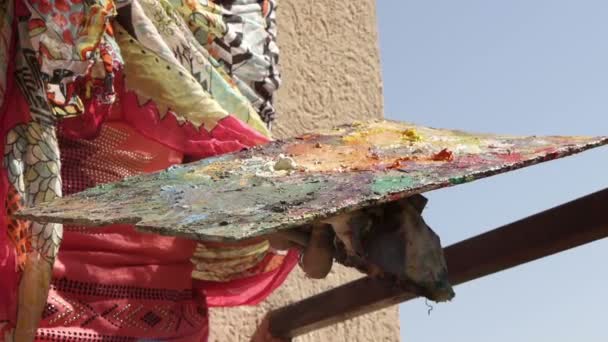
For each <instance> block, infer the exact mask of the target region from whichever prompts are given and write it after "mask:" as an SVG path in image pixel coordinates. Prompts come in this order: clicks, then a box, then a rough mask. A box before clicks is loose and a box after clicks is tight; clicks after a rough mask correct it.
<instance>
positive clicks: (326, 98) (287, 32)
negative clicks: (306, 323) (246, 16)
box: [210, 0, 399, 342]
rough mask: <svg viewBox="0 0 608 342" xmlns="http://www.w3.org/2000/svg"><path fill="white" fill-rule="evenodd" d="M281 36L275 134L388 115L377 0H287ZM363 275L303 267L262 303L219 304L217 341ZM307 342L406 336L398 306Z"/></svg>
mask: <svg viewBox="0 0 608 342" xmlns="http://www.w3.org/2000/svg"><path fill="white" fill-rule="evenodd" d="M279 6H280V7H279V10H278V23H279V44H280V48H281V69H282V74H283V82H284V83H283V85H282V88H281V90H280V91H279V93H278V95H277V107H278V111H279V119H278V122H277V124H276V126H275V127H274V129H273V131H274V134H275V135H276V136H280V137H281V136H283V137H284V136H290V135H294V134H297V133H301V132H304V131H312V130H314V129H316V128H320V127H328V126H333V125H336V124H339V123H345V122H349V121H353V120H363V119H366V118H378V117H381V116H382V113H383V108H382V105H383V103H382V80H381V78H380V60H379V52H378V40H377V32H376V12H375V1H374V0H361V1H326V0H308V1H301V0H281V1H280V2H279ZM357 277H360V275H359V274H358V273H356V272H354V271H351V270H348V269H346V268H344V267H340V266H336V267H334V270H333V271H332V273H331V274H330V275H329V276H328V277H327V278H326V279H323V280H310V279H305V277H304V275H303V273H302V272H301V271H300V270H299V269H298V270H296V271H294V272H293V274H291V275H290V277H289V279H288V280H287V282H286V283H285V284H284V285H283V287H281V288H280V289H279V290H278V291H276V292H275V293H274V294H273V295H272V296H271V297H270V298H269V299H268V300H267V301H266V302H265V303H263V304H262V305H260V306H258V307H245V308H237V309H215V310H212V312H211V334H212V336H211V339H210V340H211V341H218V342H220V341H221V342H227V341H248V338H249V336H251V334H252V333H253V331H254V329H255V327H256V325H257V323H258V322H259V320H260V319H261V317H262V316H263V315H264V314H265V313H266V312H267V311H269V310H271V309H273V308H276V307H279V306H282V305H285V304H288V303H291V302H294V301H297V300H299V299H302V298H305V297H309V296H311V295H313V294H316V293H319V292H322V291H325V290H328V289H330V288H333V287H336V286H338V285H341V284H344V283H346V282H348V281H351V280H354V279H356V278H357ZM296 341H301V342H311V341H328V342H334V341H335V342H339V341H340V342H341V341H344V342H346V341H348V342H359V341H361V342H363V341H386V342H388V341H399V321H398V315H397V307H394V308H391V309H388V310H384V311H380V312H376V313H373V314H369V315H366V316H363V317H360V318H357V319H354V320H350V321H348V322H345V323H341V324H338V325H335V326H332V327H328V328H325V329H323V330H320V331H317V332H314V333H311V334H309V335H306V336H302V337H299V338H297V339H296Z"/></svg>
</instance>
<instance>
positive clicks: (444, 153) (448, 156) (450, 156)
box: [431, 148, 454, 162]
mask: <svg viewBox="0 0 608 342" xmlns="http://www.w3.org/2000/svg"><path fill="white" fill-rule="evenodd" d="M431 160H432V161H447V162H451V161H453V160H454V153H452V151H450V150H448V149H447V148H444V149H443V150H441V151H439V152H438V153H435V154H433V156H432V157H431Z"/></svg>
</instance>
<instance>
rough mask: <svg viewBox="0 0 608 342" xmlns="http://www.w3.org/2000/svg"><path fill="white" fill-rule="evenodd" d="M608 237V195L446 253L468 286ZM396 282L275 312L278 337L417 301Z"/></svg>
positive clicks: (360, 285)
mask: <svg viewBox="0 0 608 342" xmlns="http://www.w3.org/2000/svg"><path fill="white" fill-rule="evenodd" d="M605 237H608V189H604V190H602V191H599V192H596V193H594V194H591V195H588V196H585V197H582V198H580V199H577V200H575V201H572V202H569V203H566V204H563V205H561V206H558V207H555V208H553V209H549V210H547V211H544V212H541V213H538V214H536V215H533V216H530V217H528V218H525V219H522V220H520V221H517V222H514V223H511V224H508V225H505V226H502V227H500V228H497V229H495V230H492V231H489V232H487V233H484V234H481V235H478V236H475V237H473V238H470V239H467V240H464V241H461V242H459V243H456V244H454V245H451V246H449V247H447V248H445V249H444V251H445V256H446V260H447V263H448V269H449V272H450V281H451V283H452V284H453V285H458V284H462V283H464V282H467V281H471V280H473V279H477V278H481V277H484V276H487V275H490V274H493V273H496V272H500V271H503V270H506V269H509V268H511V267H514V266H518V265H521V264H524V263H527V262H529V261H533V260H537V259H540V258H543V257H546V256H549V255H552V254H555V253H559V252H562V251H565V250H568V249H571V248H574V247H577V246H581V245H584V244H587V243H590V242H593V241H596V240H599V239H602V238H605ZM415 297H416V295H414V294H413V293H412V291H407V289H402V288H397V287H396V286H395V285H394V284H393V283H392V282H389V281H385V280H373V279H370V278H362V279H359V280H356V281H353V282H351V283H348V284H346V285H343V286H340V287H337V288H335V289H332V290H330V291H327V292H323V293H320V294H318V295H316V296H313V297H310V298H307V299H304V300H302V301H300V302H297V303H294V304H291V305H288V306H285V307H282V308H279V309H277V310H274V311H273V312H271V314H270V329H271V331H272V333H273V335H275V336H281V337H286V338H287V337H295V336H299V335H302V334H305V333H308V332H310V331H313V330H317V329H320V328H323V327H326V326H329V325H332V324H334V323H338V322H341V321H344V320H347V319H350V318H353V317H356V316H359V315H362V314H365V313H369V312H372V311H376V310H379V309H383V308H386V307H389V306H392V305H395V304H398V303H400V302H404V301H407V300H410V299H412V298H415Z"/></svg>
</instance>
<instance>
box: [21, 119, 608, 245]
mask: <svg viewBox="0 0 608 342" xmlns="http://www.w3.org/2000/svg"><path fill="white" fill-rule="evenodd" d="M606 143H608V138H606V137H596V138H590V137H511V136H496V135H479V134H470V133H465V132H458V131H451V130H440V129H431V128H426V127H419V126H415V125H411V124H406V123H398V122H390V121H375V122H371V123H366V124H353V125H348V126H342V127H339V128H336V129H334V130H332V131H329V132H325V133H319V134H307V135H303V136H300V137H298V138H293V139H290V140H286V141H277V142H273V143H271V144H268V145H266V146H262V147H257V148H253V149H250V150H248V151H243V152H240V153H236V154H230V155H225V156H222V157H217V158H210V159H206V160H203V161H200V162H196V163H192V164H187V165H182V166H177V167H173V168H171V169H168V170H166V171H163V172H159V173H154V174H150V175H143V176H138V177H133V178H129V179H127V180H125V181H123V182H120V183H116V184H109V185H104V186H100V187H97V188H92V189H90V190H87V191H84V192H81V193H78V194H75V195H71V196H68V197H65V198H62V199H59V200H55V201H53V202H50V203H46V204H45V205H43V206H42V205H41V206H39V207H35V208H30V209H27V210H25V211H23V212H22V213H21V215H22V217H24V218H28V219H32V220H37V221H51V222H63V223H69V224H78V225H88V226H99V225H106V224H113V223H130V224H134V225H135V226H136V227H137V228H138V229H140V230H142V231H146V232H155V233H159V234H163V235H171V236H181V237H187V238H192V239H198V240H239V239H244V238H248V237H252V236H257V235H261V234H266V233H271V232H273V231H276V230H278V229H287V228H293V227H297V226H301V225H304V224H308V223H311V222H312V221H314V220H317V219H321V218H324V217H328V216H331V215H335V214H336V213H338V212H342V211H347V210H353V209H358V208H362V207H366V206H369V205H372V204H377V203H381V202H387V201H392V200H395V199H398V198H402V197H405V196H409V195H412V194H415V193H422V192H425V191H429V190H433V189H438V188H443V187H448V186H452V185H457V184H462V183H466V182H469V181H473V180H476V179H480V178H483V177H488V176H491V175H495V174H498V173H502V172H507V171H510V170H514V169H517V168H522V167H525V166H529V165H533V164H536V163H540V162H544V161H548V160H552V159H556V158H559V157H564V156H567V155H571V154H574V153H577V152H581V151H584V150H587V149H590V148H593V147H597V146H600V145H604V144H606ZM294 162H295V163H294Z"/></svg>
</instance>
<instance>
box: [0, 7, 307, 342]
mask: <svg viewBox="0 0 608 342" xmlns="http://www.w3.org/2000/svg"><path fill="white" fill-rule="evenodd" d="M275 10H276V5H275V2H274V1H273V0H234V1H217V2H215V3H214V2H212V1H207V0H3V1H2V2H1V3H0V120H1V123H0V130H1V132H0V135H1V137H2V139H0V147H2V151H4V158H3V164H2V166H3V167H2V168H0V193H1V195H2V196H3V198H4V199H5V200H4V201H0V213H3V214H2V215H0V282H1V284H2V286H1V287H0V341H2V340H3V339H5V340H7V341H12V340H16V341H31V340H35V341H152V340H153V341H205V340H206V339H207V336H208V315H207V307H209V306H234V305H246V304H256V303H258V302H260V301H261V300H263V299H264V298H265V297H266V296H267V295H268V294H270V293H271V292H272V291H273V290H274V289H276V288H277V287H278V286H279V285H280V284H281V283H282V282H283V281H284V279H285V278H286V276H287V274H288V273H289V272H290V270H291V269H292V268H293V267H294V265H295V263H296V260H297V255H296V253H295V252H288V253H280V252H277V251H273V250H272V249H271V248H270V247H269V244H268V242H267V241H265V240H252V241H245V242H242V243H239V244H234V245H226V244H218V243H197V242H194V241H190V240H184V239H178V238H169V237H162V236H157V235H153V234H142V233H138V232H136V231H135V230H134V229H133V227H131V226H128V225H114V226H108V227H100V228H95V229H89V228H85V227H74V226H65V227H62V226H61V225H57V224H45V225H42V224H37V223H31V222H25V221H20V220H16V219H14V218H13V217H12V213H13V212H15V211H16V210H19V208H22V207H23V206H29V205H33V204H36V203H40V202H43V201H48V200H51V199H53V198H56V197H58V196H62V194H70V193H74V192H78V191H81V190H83V189H86V188H88V187H91V186H95V185H98V184H103V183H106V182H112V181H117V180H120V179H122V178H124V177H129V176H133V175H137V174H141V173H146V172H153V171H157V170H161V169H164V168H167V167H169V166H171V165H174V164H179V163H182V162H186V161H192V160H196V159H200V158H204V157H208V156H214V155H218V154H222V153H228V152H233V151H238V150H241V149H243V148H247V147H250V146H254V145H257V144H263V143H265V142H268V141H269V127H270V124H271V122H272V120H273V119H274V116H275V110H274V107H273V106H272V100H273V93H274V91H275V90H276V89H277V88H278V86H279V83H280V80H279V72H278V69H277V66H276V63H277V60H278V49H277V47H276V43H275V42H276V23H275V17H274V16H275ZM60 246H61V247H60Z"/></svg>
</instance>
